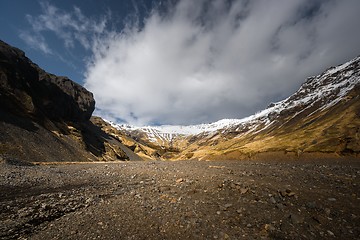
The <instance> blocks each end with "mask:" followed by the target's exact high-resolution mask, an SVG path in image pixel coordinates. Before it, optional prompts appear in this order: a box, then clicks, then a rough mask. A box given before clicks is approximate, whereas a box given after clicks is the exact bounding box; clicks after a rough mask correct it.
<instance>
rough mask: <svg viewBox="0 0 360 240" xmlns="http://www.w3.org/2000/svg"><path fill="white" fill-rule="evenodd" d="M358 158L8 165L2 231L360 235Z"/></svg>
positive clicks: (1, 174)
mask: <svg viewBox="0 0 360 240" xmlns="http://www.w3.org/2000/svg"><path fill="white" fill-rule="evenodd" d="M359 186H360V161H358V160H357V161H356V160H353V161H351V160H342V161H339V160H338V161H335V160H331V161H330V160H329V161H321V162H317V161H211V162H208V161H181V162H119V163H99V164H94V163H88V164H62V165H40V166H19V165H18V164H16V163H13V164H9V163H5V162H2V163H0V238H1V239H320V238H323V239H360V237H359V236H360V188H359Z"/></svg>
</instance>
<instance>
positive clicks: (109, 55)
mask: <svg viewBox="0 0 360 240" xmlns="http://www.w3.org/2000/svg"><path fill="white" fill-rule="evenodd" d="M229 2H232V3H231V4H230V3H229ZM358 10H360V2H359V1H357V0H345V1H320V0H319V1H307V0H293V1H285V0H272V1H261V0H257V1H222V0H213V1H191V0H181V1H179V3H178V4H177V5H176V6H175V7H174V8H173V9H172V10H171V11H169V12H168V13H167V14H164V13H159V12H158V11H154V12H153V14H152V15H151V16H150V17H149V18H148V19H147V20H146V21H145V25H144V28H141V29H139V28H137V27H136V26H135V27H132V28H131V27H130V28H129V29H127V30H125V31H123V32H120V33H113V34H112V35H111V37H108V38H107V39H106V42H105V41H103V42H101V44H100V46H101V48H100V47H99V48H95V49H94V59H93V62H92V63H91V64H89V66H88V70H87V75H86V84H85V85H86V87H87V88H88V89H90V90H91V91H93V92H94V93H95V97H96V101H97V107H98V109H99V110H98V113H100V114H103V115H105V116H107V117H117V118H121V119H123V120H125V121H127V122H129V123H134V124H149V123H150V124H153V123H165V124H190V123H199V122H209V121H215V120H218V119H221V118H233V117H245V116H247V115H249V114H252V113H254V112H255V111H257V110H260V109H261V108H263V107H264V106H266V105H267V104H268V103H269V101H275V100H279V99H280V98H283V97H286V96H288V95H289V94H291V93H292V92H293V91H294V90H295V89H296V88H297V87H298V86H299V85H300V84H301V83H302V82H303V81H304V80H305V78H306V77H307V76H309V75H312V74H318V73H321V71H323V70H324V68H326V67H329V66H330V65H333V64H340V63H341V62H342V61H345V60H349V59H350V58H352V57H354V56H356V55H357V54H359V53H360V45H359V44H358V43H359V42H360V32H359V31H358V23H359V22H360V15H359V14H358Z"/></svg>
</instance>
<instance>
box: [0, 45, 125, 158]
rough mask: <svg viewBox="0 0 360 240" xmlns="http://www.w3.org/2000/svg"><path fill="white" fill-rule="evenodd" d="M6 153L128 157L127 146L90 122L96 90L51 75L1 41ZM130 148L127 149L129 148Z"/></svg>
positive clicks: (1, 143)
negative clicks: (92, 91) (92, 90)
mask: <svg viewBox="0 0 360 240" xmlns="http://www.w3.org/2000/svg"><path fill="white" fill-rule="evenodd" d="M0 103H1V104H0V132H1V134H0V157H2V158H15V159H19V160H26V161H98V160H128V159H131V158H129V156H128V155H127V154H126V153H125V151H124V149H125V148H123V147H122V146H121V145H119V144H118V143H117V141H114V139H113V138H112V137H111V136H109V135H108V134H107V133H105V132H104V131H102V130H101V129H100V128H99V127H97V126H95V125H94V124H93V123H92V122H90V121H89V118H90V117H91V114H92V112H93V111H94V107H95V100H94V98H93V95H92V93H91V92H89V91H87V90H86V89H85V88H83V87H82V86H80V85H78V84H77V83H75V82H73V81H71V80H70V79H68V78H66V77H59V76H55V75H53V74H50V73H47V72H45V71H44V70H42V69H41V68H39V67H38V66H37V65H36V64H34V63H33V62H31V60H29V59H28V58H27V57H26V56H25V53H24V52H23V51H21V50H19V49H17V48H14V47H11V46H10V45H8V44H6V43H4V42H2V41H0ZM125 150H127V149H125Z"/></svg>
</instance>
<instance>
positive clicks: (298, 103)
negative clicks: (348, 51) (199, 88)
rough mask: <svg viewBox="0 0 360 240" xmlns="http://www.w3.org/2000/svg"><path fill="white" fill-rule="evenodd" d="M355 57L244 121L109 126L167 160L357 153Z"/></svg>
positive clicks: (359, 77) (359, 119) (359, 109)
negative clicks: (162, 153)
mask: <svg viewBox="0 0 360 240" xmlns="http://www.w3.org/2000/svg"><path fill="white" fill-rule="evenodd" d="M359 71H360V57H357V58H355V59H353V60H351V61H349V62H347V63H345V64H342V65H340V66H337V67H332V68H329V69H328V70H326V71H325V72H324V73H322V74H320V75H318V76H314V77H310V78H308V79H307V80H306V82H305V83H304V84H303V85H302V86H301V87H300V89H299V90H298V91H297V92H295V93H294V94H293V95H291V96H290V97H288V98H287V99H285V100H283V101H280V102H277V103H272V104H270V105H269V107H268V108H267V109H265V110H263V111H261V112H258V113H256V114H254V115H252V116H250V117H247V118H244V119H223V120H220V121H217V122H214V123H210V124H200V125H190V126H155V127H152V126H147V127H135V126H130V125H117V124H114V123H111V124H112V125H113V126H114V127H116V128H117V129H118V130H119V131H122V132H125V133H126V134H127V135H128V136H129V137H132V138H134V139H137V140H138V141H140V142H142V143H144V144H146V145H150V146H152V147H154V146H155V147H161V148H169V149H171V150H172V151H171V152H173V154H168V155H167V157H168V158H170V159H187V158H200V159H217V158H235V159H238V158H248V157H254V156H256V155H261V154H263V153H269V152H273V153H278V154H279V153H280V155H282V154H283V153H284V154H285V153H287V154H288V156H289V155H291V154H293V155H294V154H295V155H297V156H298V155H300V154H304V153H321V154H332V155H333V156H336V155H346V154H351V155H358V154H359V152H360V145H359V143H360V141H359V136H360V99H359V95H360V94H359V93H360V73H359Z"/></svg>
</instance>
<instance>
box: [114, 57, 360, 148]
mask: <svg viewBox="0 0 360 240" xmlns="http://www.w3.org/2000/svg"><path fill="white" fill-rule="evenodd" d="M359 72H360V57H357V58H355V59H353V60H351V61H349V62H347V63H345V64H342V65H339V66H337V67H332V68H330V69H328V70H327V71H325V72H324V73H323V74H321V75H318V76H314V77H310V78H308V79H307V81H306V82H305V83H304V84H303V85H302V86H301V87H300V89H299V90H298V91H297V92H296V93H294V94H293V95H292V96H290V97H288V98H286V99H285V100H282V101H280V102H277V103H272V104H271V105H270V106H269V107H268V108H266V109H264V110H263V111H260V112H258V113H256V114H254V115H252V116H249V117H246V118H243V119H222V120H219V121H217V122H214V123H209V124H198V125H188V126H176V125H162V126H144V127H136V126H132V125H128V124H115V123H112V122H109V121H108V122H109V123H110V124H112V125H113V126H114V127H115V128H117V129H119V130H123V131H127V132H132V131H138V132H139V131H140V132H143V133H145V134H146V135H147V137H148V139H149V140H150V141H152V142H157V141H159V140H160V141H163V142H166V141H167V142H171V141H172V140H173V139H175V138H176V137H179V136H190V135H198V134H210V133H213V132H216V131H220V132H222V133H224V132H226V131H229V130H230V129H231V130H235V131H240V130H241V129H247V131H246V132H247V133H250V132H254V131H256V132H257V131H261V130H264V129H266V128H268V127H269V126H271V125H272V124H273V123H274V119H276V117H277V116H279V115H280V113H281V112H282V111H284V110H291V109H300V110H297V111H295V113H294V114H293V116H292V117H295V116H297V115H298V114H300V113H302V112H303V111H305V110H306V109H308V108H310V107H312V106H314V104H318V105H319V106H320V107H319V108H317V109H316V110H315V112H317V111H321V110H324V109H327V108H330V107H331V106H334V105H335V104H337V103H338V102H339V101H341V100H342V99H343V98H344V97H345V96H346V95H347V94H348V93H349V91H351V90H352V89H353V88H354V87H355V86H356V85H358V84H359V82H360V73H359ZM315 112H313V113H315ZM313 113H311V114H313Z"/></svg>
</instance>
